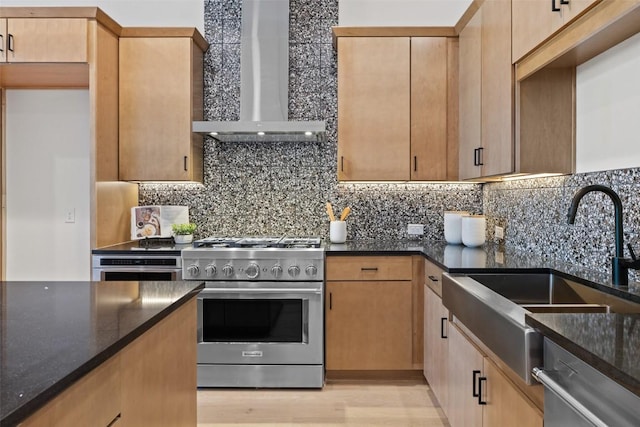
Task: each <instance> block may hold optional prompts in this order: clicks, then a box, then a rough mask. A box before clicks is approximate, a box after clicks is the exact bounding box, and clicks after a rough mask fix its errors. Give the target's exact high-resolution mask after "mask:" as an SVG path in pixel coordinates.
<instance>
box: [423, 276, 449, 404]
mask: <svg viewBox="0 0 640 427" xmlns="http://www.w3.org/2000/svg"><path fill="white" fill-rule="evenodd" d="M448 318H449V311H448V310H447V309H446V308H445V307H444V306H443V305H442V300H441V299H440V297H439V296H438V295H436V293H435V292H433V290H431V289H430V288H429V287H428V286H426V285H425V287H424V376H425V378H426V379H427V381H428V382H429V385H430V386H431V390H433V393H434V394H435V396H436V398H437V399H438V402H439V403H440V406H441V407H442V409H443V411H444V412H445V414H448V406H447V405H448V400H449V399H448V392H449V391H448V390H449V389H448V377H449V375H448V369H449V363H448V359H447V358H448V357H449V355H448V350H449V341H448V338H447V329H448V323H449V322H448Z"/></svg>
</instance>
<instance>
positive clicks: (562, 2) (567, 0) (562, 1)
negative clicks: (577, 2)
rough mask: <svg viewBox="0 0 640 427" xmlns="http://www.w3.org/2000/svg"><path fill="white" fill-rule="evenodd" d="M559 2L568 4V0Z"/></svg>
mask: <svg viewBox="0 0 640 427" xmlns="http://www.w3.org/2000/svg"><path fill="white" fill-rule="evenodd" d="M560 4H569V0H560Z"/></svg>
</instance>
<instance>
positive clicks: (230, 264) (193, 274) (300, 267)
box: [182, 248, 324, 281]
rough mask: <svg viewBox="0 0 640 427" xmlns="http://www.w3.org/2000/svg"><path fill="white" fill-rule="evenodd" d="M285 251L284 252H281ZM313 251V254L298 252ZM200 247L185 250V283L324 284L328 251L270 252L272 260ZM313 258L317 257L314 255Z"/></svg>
mask: <svg viewBox="0 0 640 427" xmlns="http://www.w3.org/2000/svg"><path fill="white" fill-rule="evenodd" d="M280 251H282V250H280ZM302 251H313V252H311V253H298V252H302ZM210 252H211V251H210V250H202V251H200V252H199V251H198V249H197V248H195V249H192V250H184V251H183V254H182V268H183V279H184V280H207V281H216V280H227V281H231V280H245V281H246V280H250V281H254V280H255V281H258V280H269V281H279V280H282V281H322V280H324V252H323V251H321V250H320V251H318V250H315V249H313V250H307V249H304V250H300V251H287V252H295V253H294V254H291V253H288V254H286V256H285V254H282V255H281V256H277V255H278V254H277V253H270V254H269V255H271V256H269V257H268V258H267V257H265V256H264V255H263V256H262V257H255V258H245V257H239V256H237V254H236V256H233V255H234V254H233V253H231V254H229V253H227V254H225V253H223V252H222V253H216V254H215V255H216V256H215V257H214V256H212V255H211V253H210ZM311 255H313V256H311Z"/></svg>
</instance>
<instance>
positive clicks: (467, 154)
mask: <svg viewBox="0 0 640 427" xmlns="http://www.w3.org/2000/svg"><path fill="white" fill-rule="evenodd" d="M459 43H460V75H459V79H460V116H459V119H460V140H459V143H458V147H459V150H460V153H459V156H460V168H459V170H458V175H459V177H460V179H469V178H476V177H479V176H481V175H482V167H481V166H480V165H479V162H478V148H479V145H480V144H481V133H480V131H481V129H482V124H481V117H482V115H481V106H482V101H481V95H482V72H481V64H482V58H481V57H482V9H480V10H478V11H477V12H476V13H475V15H473V17H472V18H471V20H470V21H469V23H468V24H467V25H466V26H465V27H464V28H463V29H462V31H461V32H460V38H459Z"/></svg>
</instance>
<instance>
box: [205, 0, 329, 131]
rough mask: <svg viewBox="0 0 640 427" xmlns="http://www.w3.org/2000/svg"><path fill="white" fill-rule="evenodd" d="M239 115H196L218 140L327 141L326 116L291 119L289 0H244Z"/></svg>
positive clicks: (206, 129)
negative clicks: (207, 117)
mask: <svg viewBox="0 0 640 427" xmlns="http://www.w3.org/2000/svg"><path fill="white" fill-rule="evenodd" d="M240 49H241V57H240V121H237V122H233V121H194V122H193V132H196V133H202V134H205V135H209V136H211V137H213V138H215V139H216V140H218V141H221V142H240V141H325V140H326V133H325V122H324V121H289V120H288V109H289V97H288V95H289V1H288V0H243V2H242V33H241V45H240Z"/></svg>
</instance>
